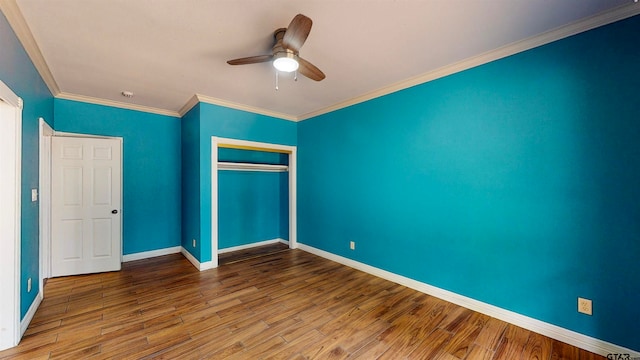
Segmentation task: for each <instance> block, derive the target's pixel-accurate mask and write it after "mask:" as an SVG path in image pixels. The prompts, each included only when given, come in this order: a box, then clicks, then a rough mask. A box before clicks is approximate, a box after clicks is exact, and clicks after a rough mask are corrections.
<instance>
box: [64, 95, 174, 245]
mask: <svg viewBox="0 0 640 360" xmlns="http://www.w3.org/2000/svg"><path fill="white" fill-rule="evenodd" d="M54 111H55V119H56V127H55V129H56V131H62V132H72V133H82V134H91V135H104V136H117V137H122V138H123V204H122V221H123V239H122V241H123V254H125V255H126V254H133V253H138V252H143V251H150V250H157V249H164V248H168V247H174V246H179V245H180V231H181V230H180V227H181V214H182V211H181V206H180V204H181V191H180V189H181V175H180V174H181V157H180V156H181V155H180V154H181V143H180V139H181V138H180V119H179V118H176V117H171V116H164V115H157V114H150V113H146V112H139V111H133V110H125V109H119V108H113V107H108V106H102V105H94V104H87V103H82V102H76V101H70V100H61V99H55V100H54Z"/></svg>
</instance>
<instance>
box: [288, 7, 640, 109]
mask: <svg viewBox="0 0 640 360" xmlns="http://www.w3.org/2000/svg"><path fill="white" fill-rule="evenodd" d="M638 14H640V3H635V2H634V3H632V4H629V5H623V6H619V7H617V8H615V9H613V10H610V11H606V12H603V13H600V14H596V15H594V16H591V17H588V18H585V19H582V20H579V21H576V22H574V23H571V24H568V25H565V26H561V27H559V28H556V29H553V30H550V31H547V32H544V33H542V34H539V35H536V36H532V37H529V38H527V39H524V40H520V41H517V42H514V43H511V44H509V45H505V46H503V47H500V48H497V49H494V50H491V51H488V52H485V53H483V54H480V55H477V56H473V57H471V58H468V59H465V60H462V61H459V62H456V63H453V64H451V65H447V66H443V67H441V68H439V69H436V70H433V71H430V72H427V73H424V74H421V75H418V76H415V77H412V78H409V79H406V80H403V81H400V82H397V83H395V84H392V85H389V86H385V87H383V88H380V89H378V90H374V91H371V92H368V93H365V94H363V95H360V96H358V97H355V98H352V99H350V100H346V101H342V102H339V103H337V104H334V105H331V106H327V107H325V108H322V109H318V110H316V111H312V112H309V113H306V114H302V115H300V116H298V117H297V119H298V121H302V120H307V119H310V118H313V117H316V116H320V115H323V114H326V113H329V112H332V111H336V110H339V109H342V108H345V107H348V106H352V105H356V104H359V103H362V102H365V101H369V100H372V99H375V98H378V97H381V96H384V95H388V94H391V93H394V92H397V91H400V90H404V89H407V88H410V87H413V86H416V85H420V84H423V83H426V82H429V81H433V80H436V79H439V78H442V77H445V76H448V75H452V74H455V73H457V72H461V71H464V70H468V69H470V68H473V67H476V66H480V65H483V64H486V63H489V62H492V61H495V60H498V59H502V58H505V57H507V56H511V55H514V54H517V53H520V52H523V51H527V50H530V49H533V48H536V47H539V46H542V45H545V44H549V43H551V42H554V41H557V40H561V39H564V38H566V37H569V36H573V35H576V34H579V33H581V32H585V31H588V30H591V29H595V28H597V27H600V26H604V25H607V24H610V23H613V22H616V21H619V20H623V19H626V18H629V17H631V16H634V15H638Z"/></svg>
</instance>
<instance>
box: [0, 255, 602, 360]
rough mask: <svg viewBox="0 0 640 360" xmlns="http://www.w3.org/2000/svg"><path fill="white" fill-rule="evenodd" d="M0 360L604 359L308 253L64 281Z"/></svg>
mask: <svg viewBox="0 0 640 360" xmlns="http://www.w3.org/2000/svg"><path fill="white" fill-rule="evenodd" d="M45 294H46V295H45V299H44V301H43V302H42V305H41V306H40V308H39V309H38V311H37V313H36V315H35V317H34V319H33V321H32V322H31V325H30V326H29V328H28V329H27V332H26V333H25V336H24V338H23V340H22V342H21V343H20V345H19V346H17V347H15V348H13V349H9V350H5V351H3V352H0V359H151V358H154V359H156V358H157V359H447V360H455V359H494V360H500V359H509V360H512V359H538V360H551V359H554V360H556V359H558V360H559V359H604V358H603V357H601V356H597V355H594V354H591V353H588V352H586V351H584V350H580V349H577V348H575V347H572V346H569V345H567V344H564V343H561V342H558V341H555V340H552V339H549V338H547V337H544V336H541V335H538V334H536V333H532V332H530V331H527V330H524V329H521V328H518V327H516V326H513V325H509V324H507V323H505V322H502V321H499V320H497V319H494V318H490V317H488V316H486V315H482V314H479V313H475V312H473V311H470V310H468V309H465V308H462V307H459V306H456V305H453V304H451V303H447V302H445V301H442V300H439V299H437V298H434V297H431V296H428V295H425V294H422V293H420V292H417V291H414V290H411V289H408V288H406V287H404V286H401V285H397V284H394V283H392V282H389V281H386V280H383V279H380V278H377V277H374V276H372V275H368V274H365V273H363V272H360V271H357V270H354V269H352V268H349V267H346V266H343V265H340V264H337V263H335V262H332V261H329V260H326V259H322V258H319V257H317V256H315V255H312V254H308V253H305V252H303V251H301V250H286V251H282V252H277V253H274V254H266V255H263V256H260V257H251V258H249V259H247V260H244V261H236V262H232V263H230V264H227V265H222V266H220V267H218V268H217V269H212V270H208V271H203V272H199V271H197V270H196V269H195V268H194V267H193V266H192V265H191V264H190V263H189V262H188V261H187V260H186V259H184V258H183V257H182V255H179V254H175V255H167V256H162V257H157V258H153V259H145V260H139V261H134V262H129V263H125V264H124V266H123V269H122V271H120V272H112V273H105V274H94V275H82V276H74V277H65V278H56V279H51V280H49V281H48V283H47V285H46V288H45Z"/></svg>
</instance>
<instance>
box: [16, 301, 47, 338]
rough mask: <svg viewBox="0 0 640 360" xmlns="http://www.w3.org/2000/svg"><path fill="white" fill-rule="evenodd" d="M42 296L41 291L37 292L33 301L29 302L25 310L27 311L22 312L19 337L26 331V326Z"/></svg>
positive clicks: (36, 309) (38, 305)
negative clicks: (29, 304) (27, 308)
mask: <svg viewBox="0 0 640 360" xmlns="http://www.w3.org/2000/svg"><path fill="white" fill-rule="evenodd" d="M43 298H44V295H43V293H42V292H38V295H36V298H35V300H33V303H31V306H30V307H29V310H27V313H26V314H24V318H23V319H22V321H21V322H20V337H22V336H23V335H24V332H25V331H27V328H28V327H29V324H30V323H31V320H33V316H34V315H35V314H36V311H38V308H39V307H40V304H41V303H42V299H43Z"/></svg>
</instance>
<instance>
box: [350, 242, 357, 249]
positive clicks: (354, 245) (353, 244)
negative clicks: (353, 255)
mask: <svg viewBox="0 0 640 360" xmlns="http://www.w3.org/2000/svg"><path fill="white" fill-rule="evenodd" d="M349 249H351V250H355V249H356V242H355V241H350V242H349Z"/></svg>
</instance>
